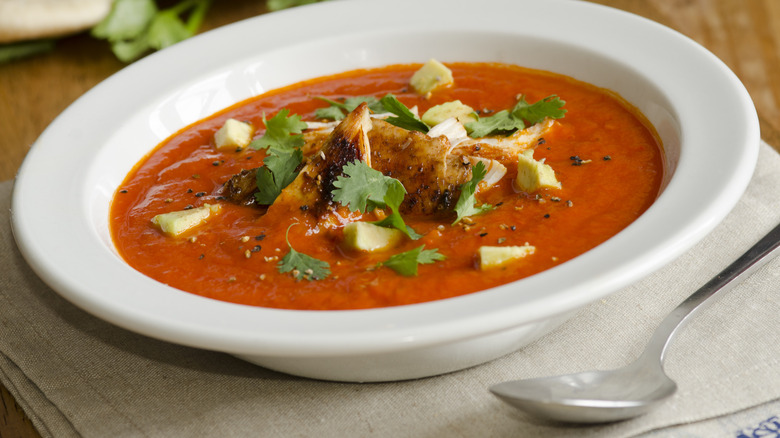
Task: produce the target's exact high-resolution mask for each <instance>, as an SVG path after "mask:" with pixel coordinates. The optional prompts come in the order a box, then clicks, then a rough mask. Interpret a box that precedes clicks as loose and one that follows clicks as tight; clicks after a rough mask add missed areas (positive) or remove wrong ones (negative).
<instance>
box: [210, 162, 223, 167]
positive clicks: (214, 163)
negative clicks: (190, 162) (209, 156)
mask: <svg viewBox="0 0 780 438" xmlns="http://www.w3.org/2000/svg"><path fill="white" fill-rule="evenodd" d="M220 164H222V161H214V162H212V163H211V165H212V166H219V165H220Z"/></svg>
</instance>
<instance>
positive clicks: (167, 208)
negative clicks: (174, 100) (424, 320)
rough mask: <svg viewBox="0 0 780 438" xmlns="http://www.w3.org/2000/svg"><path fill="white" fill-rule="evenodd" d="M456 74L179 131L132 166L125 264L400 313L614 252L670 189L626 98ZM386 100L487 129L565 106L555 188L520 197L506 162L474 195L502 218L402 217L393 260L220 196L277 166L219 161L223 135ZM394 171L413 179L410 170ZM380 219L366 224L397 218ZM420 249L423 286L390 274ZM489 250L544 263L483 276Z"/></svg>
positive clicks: (301, 92) (328, 89) (267, 293)
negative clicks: (198, 220) (280, 117)
mask: <svg viewBox="0 0 780 438" xmlns="http://www.w3.org/2000/svg"><path fill="white" fill-rule="evenodd" d="M447 66H448V67H449V68H450V69H451V71H452V76H453V78H454V83H453V84H452V85H451V86H448V87H442V88H440V89H437V90H436V91H434V92H432V93H426V94H420V93H417V92H415V91H414V90H413V89H412V88H411V87H410V85H409V84H410V78H411V77H412V75H413V74H414V73H415V71H417V70H418V68H419V67H420V65H395V66H388V67H383V68H377V69H368V70H358V71H350V72H346V73H342V74H337V75H333V76H328V77H323V78H318V79H313V80H309V81H305V82H301V83H298V84H294V85H291V86H288V87H284V88H281V89H278V90H274V91H270V92H267V93H265V94H263V95H260V96H257V97H255V98H252V99H250V100H248V101H245V102H241V103H239V104H237V105H235V106H233V107H230V108H228V109H226V110H224V111H222V112H220V113H218V114H215V115H213V116H211V117H209V118H207V119H205V120H202V121H200V122H197V123H195V124H193V125H191V126H188V127H186V128H184V129H182V130H181V131H179V132H177V133H176V134H174V135H173V136H171V137H170V138H168V139H166V140H165V141H164V142H162V144H160V145H159V146H158V147H157V148H155V149H154V150H153V151H152V152H151V153H150V154H149V155H148V156H147V157H146V158H144V159H143V161H142V162H140V163H139V164H137V165H136V167H135V168H134V170H133V171H132V172H131V173H130V174H129V175H128V176H127V178H126V179H125V181H124V182H123V183H122V185H121V186H120V187H119V189H118V191H117V193H116V194H115V196H114V200H113V202H112V206H111V211H110V215H111V217H110V223H111V232H112V236H113V240H114V243H115V245H116V248H117V249H118V251H119V253H120V254H121V256H122V257H123V258H124V259H125V260H126V261H127V263H128V264H129V265H131V266H132V267H133V268H135V269H137V270H138V271H140V272H142V273H143V274H145V275H147V276H149V277H151V278H153V279H155V280H157V281H160V282H162V283H165V284H168V285H170V286H172V287H174V288H177V289H180V290H182V291H186V292H189V293H193V294H198V295H201V296H204V297H208V298H213V299H216V300H223V301H228V302H233V303H241V304H246V305H252V306H263V307H273V308H285V309H301V310H335V309H360V308H374V307H386V306H398V305H405V304H412V303H420V302H426V301H432V300H440V299H446V298H450V297H456V296H459V295H463V294H468V293H474V292H478V291H483V290H485V289H489V288H492V287H495V286H499V285H502V284H506V283H509V282H512V281H515V280H518V279H521V278H523V277H527V276H529V275H533V274H535V273H538V272H541V271H544V270H546V269H549V268H552V267H554V266H557V265H559V264H561V263H565V262H566V261H567V260H570V259H572V258H574V257H576V256H578V255H580V254H582V253H584V252H586V251H588V250H590V249H592V248H594V247H595V246H597V245H599V244H600V243H602V242H604V241H605V240H607V239H609V238H610V237H612V236H614V235H615V234H616V233H618V232H619V231H620V230H622V229H623V228H625V227H626V226H627V225H629V224H630V223H631V222H632V221H634V220H635V219H636V218H637V217H639V216H640V215H641V214H642V213H643V212H644V211H645V210H646V209H647V208H648V207H649V206H650V205H651V204H652V203H653V201H654V200H655V199H656V197H657V196H658V193H659V190H660V185H661V181H662V178H663V173H664V163H663V154H662V148H661V145H660V142H659V140H658V137H657V136H656V135H655V132H654V130H653V128H652V126H650V124H649V123H648V122H647V121H646V120H645V119H644V118H643V116H642V115H641V114H639V112H638V111H637V110H636V109H634V108H633V107H631V106H630V105H629V104H627V103H626V102H625V101H623V100H622V99H621V98H620V97H619V96H616V95H615V94H613V93H611V92H609V91H608V90H604V89H600V88H597V87H594V86H591V85H588V84H585V83H582V82H579V81H577V80H574V79H572V78H569V77H565V76H561V75H557V74H553V73H549V72H542V71H535V70H529V69H525V68H520V67H517V66H510V65H503V64H488V63H451V64H447ZM388 93H390V94H392V95H394V96H396V97H397V99H398V100H399V101H400V102H402V103H403V104H404V105H406V106H407V107H408V108H413V107H415V106H416V107H417V109H418V112H419V114H423V113H424V112H425V111H426V110H428V109H429V108H431V107H433V106H436V105H439V104H442V103H445V102H451V101H454V100H459V101H460V102H462V103H463V104H465V105H468V106H470V107H471V108H473V109H474V110H475V112H476V113H477V114H479V115H480V116H484V117H488V116H489V115H492V114H495V113H497V112H499V111H501V110H505V109H511V108H512V107H513V106H514V105H515V104H516V103H517V102H518V96H520V95H522V96H523V98H524V99H525V100H527V101H528V102H537V101H540V100H542V99H544V98H546V97H548V96H552V95H555V96H557V97H558V98H560V99H561V100H562V101H565V105H564V107H563V108H564V109H565V110H566V114H565V116H564V117H562V118H559V119H557V120H555V126H554V127H553V128H552V129H550V130H549V132H546V133H545V134H544V135H543V136H542V137H540V138H538V139H536V141H535V144H534V152H533V158H534V159H535V160H537V161H539V162H540V163H544V164H545V165H548V166H550V167H551V168H552V169H553V170H554V173H555V177H556V178H557V181H558V182H560V188H549V187H548V188H541V189H538V190H534V191H531V192H527V191H523V190H519V189H518V188H517V185H516V184H515V183H514V179H515V176H516V174H517V171H518V169H517V167H518V164H517V162H516V161H511V162H505V163H504V165H505V167H506V174H505V175H504V176H503V177H502V178H501V179H500V180H499V181H498V182H497V183H495V184H493V185H492V186H491V187H489V188H487V189H484V190H478V191H477V193H476V195H475V197H476V204H475V205H477V206H479V205H489V206H490V207H491V208H489V209H486V211H484V212H480V213H479V214H474V215H470V216H468V217H465V218H463V220H459V221H457V223H455V224H454V225H453V222H455V221H456V215H455V213H452V212H449V213H448V212H444V213H443V214H437V215H421V214H408V215H404V216H403V220H404V221H405V224H406V225H408V226H409V227H410V228H411V229H413V230H414V231H415V232H416V233H417V234H419V235H420V236H421V237H419V238H418V239H411V238H408V237H404V238H403V239H401V240H400V241H399V242H398V243H397V244H396V245H394V246H393V247H392V248H390V249H385V250H382V251H355V250H352V249H350V248H345V246H344V230H343V225H345V224H337V225H335V226H328V227H324V226H321V225H320V224H318V222H317V220H316V218H314V217H313V216H312V215H311V212H310V211H306V208H304V207H303V206H301V208H289V209H288V210H287V211H285V213H284V214H282V215H279V214H277V215H274V216H273V217H269V215H267V214H266V208H262V207H258V206H257V205H241V204H237V203H232V202H228V201H226V200H225V199H224V185H225V183H226V182H227V181H228V180H229V179H230V178H231V177H232V176H234V175H236V174H239V173H240V172H241V171H242V170H247V169H255V168H258V167H261V166H263V165H264V159H265V158H266V151H265V150H263V149H254V148H251V147H246V148H229V149H218V148H216V147H215V140H214V136H215V132H216V131H217V130H218V129H220V127H222V126H223V124H224V123H225V122H226V120H228V119H235V120H240V121H243V122H247V123H249V124H251V126H254V127H256V131H255V132H254V134H253V136H254V138H259V137H260V136H262V135H263V133H264V131H265V124H264V121H263V120H264V119H265V120H266V121H267V120H268V119H269V118H270V117H272V116H273V115H274V114H278V113H279V112H280V111H281V110H282V109H287V110H289V113H290V114H297V115H299V116H300V117H301V119H302V120H304V121H318V120H319V119H318V118H317V116H316V115H315V112H316V111H317V109H320V108H324V107H327V106H328V103H327V101H325V100H322V99H318V97H324V98H327V99H330V100H332V101H336V102H339V101H343V99H344V98H348V97H353V96H374V97H377V98H381V97H382V96H385V95H387V94H388ZM304 148H305V147H304ZM385 158H387V157H385ZM387 159H390V160H398V162H399V163H406V162H405V161H404V160H406V159H407V157H405V156H403V154H401V155H400V156H396V157H391V158H387ZM408 164H409V166H413V165H415V163H411V162H410V163H408ZM406 191H407V192H413V191H414V188H413V187H406ZM461 194H462V193H461ZM205 204H209V205H219V206H220V211H219V214H215V215H212V216H211V217H209V218H208V219H207V220H206V221H204V223H202V224H200V225H198V226H197V227H194V228H192V229H190V230H188V231H186V232H185V233H183V234H181V235H178V236H170V235H166V234H165V233H163V232H162V231H161V230H160V228H159V227H158V226H156V225H155V223H154V222H153V218H154V217H155V216H157V215H160V214H164V213H168V212H173V211H187V210H188V209H193V208H199V207H201V206H203V205H205ZM380 210H381V209H380ZM382 213H383V214H380V215H379V216H376V215H374V216H371V218H373V219H377V218H379V219H381V217H382V216H383V215H387V214H390V213H391V211H389V210H388V209H387V208H385V209H384V212H382ZM366 217H368V216H366ZM364 220H365V218H364ZM422 245H424V248H425V250H429V251H430V250H436V254H439V255H440V256H441V257H436V258H435V259H433V260H429V261H428V262H424V263H420V264H419V265H417V266H416V268H417V272H416V274H415V275H408V274H407V275H402V274H400V273H399V272H397V271H396V270H393V269H389V268H388V267H387V265H385V264H384V263H385V262H386V261H387V260H388V258H389V257H392V256H393V255H395V254H401V253H404V252H407V251H410V250H414V249H415V248H419V247H420V246H422ZM484 246H491V247H510V246H514V247H526V248H527V247H532V248H534V251H533V252H532V253H530V254H528V255H526V256H524V257H522V258H519V259H517V260H514V261H512V262H510V263H506V264H503V265H501V266H499V267H496V268H493V269H480V266H479V260H478V253H479V250H480V247H484ZM290 248H294V250H295V251H296V252H297V253H300V254H305V255H306V256H308V257H311V258H313V259H316V260H318V261H321V262H323V263H327V266H328V270H329V272H328V273H327V275H320V276H317V275H314V276H304V277H303V278H301V277H300V276H298V277H297V278H296V276H295V275H292V274H291V273H289V272H281V269H280V264H281V263H282V262H283V260H286V259H285V257H289V254H290V252H291V249H290ZM287 260H289V259H287ZM320 277H321V278H320ZM517 293H523V291H522V290H521V289H518V290H517Z"/></svg>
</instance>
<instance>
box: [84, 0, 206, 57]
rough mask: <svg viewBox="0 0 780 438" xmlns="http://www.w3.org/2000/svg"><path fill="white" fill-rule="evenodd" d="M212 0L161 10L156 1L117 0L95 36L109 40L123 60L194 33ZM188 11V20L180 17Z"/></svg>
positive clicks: (190, 0)
mask: <svg viewBox="0 0 780 438" xmlns="http://www.w3.org/2000/svg"><path fill="white" fill-rule="evenodd" d="M210 3H211V1H210V0H185V1H182V2H179V3H177V4H175V5H174V6H172V7H170V8H168V9H163V10H160V9H159V8H158V7H157V5H156V4H155V2H154V1H153V0H116V1H114V3H113V5H112V7H111V11H110V12H109V14H108V15H107V16H106V18H104V19H103V21H101V22H100V23H98V24H97V25H96V26H95V27H93V28H92V32H91V33H92V36H93V37H95V38H99V39H105V40H108V42H109V43H111V50H112V51H113V52H114V55H116V57H117V58H119V60H120V61H123V62H131V61H134V60H136V59H138V58H140V57H141V56H142V55H144V54H145V53H146V52H148V51H150V50H160V49H163V48H165V47H168V46H171V45H173V44H176V43H178V42H179V41H182V40H184V39H187V38H189V37H191V36H192V35H194V34H195V32H196V31H197V30H198V27H200V25H201V23H202V22H203V17H204V16H205V14H206V10H207V9H208V7H209V4H210ZM184 14H187V19H186V21H184V20H182V18H181V16H182V15H184Z"/></svg>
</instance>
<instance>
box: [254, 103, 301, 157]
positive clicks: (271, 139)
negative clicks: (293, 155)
mask: <svg viewBox="0 0 780 438" xmlns="http://www.w3.org/2000/svg"><path fill="white" fill-rule="evenodd" d="M288 114H290V110H289V109H287V108H285V109H283V110H281V111H279V112H278V113H277V114H276V115H275V116H273V117H272V118H270V119H268V120H266V118H265V116H263V123H264V124H265V133H264V134H263V136H262V137H260V138H258V139H257V140H254V141H252V143H250V144H249V146H250V147H252V148H254V149H266V148H271V147H273V148H276V149H293V148H300V147H301V146H303V143H304V141H303V135H301V133H302V132H303V130H304V129H306V128H307V127H308V126H309V125H307V124H306V122H303V121H301V116H299V115H298V114H293V115H291V116H289V117H288V116H287V115H288Z"/></svg>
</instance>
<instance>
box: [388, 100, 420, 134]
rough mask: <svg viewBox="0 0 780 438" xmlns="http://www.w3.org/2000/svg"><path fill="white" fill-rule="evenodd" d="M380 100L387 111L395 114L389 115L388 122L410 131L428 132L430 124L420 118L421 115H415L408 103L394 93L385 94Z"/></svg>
mask: <svg viewBox="0 0 780 438" xmlns="http://www.w3.org/2000/svg"><path fill="white" fill-rule="evenodd" d="M380 102H381V103H382V106H384V108H385V111H387V112H389V113H392V114H394V115H395V117H388V118H387V123H390V124H391V125H395V126H398V127H399V128H404V129H407V130H409V131H420V132H422V133H426V132H428V131H429V130H430V128H429V127H428V125H426V124H425V123H424V122H423V121H422V120H420V118H419V117H417V116H415V115H414V113H412V112H411V111H410V110H409V108H407V106H406V105H404V104H403V103H401V101H399V100H398V98H396V97H395V96H393V95H392V94H387V95H385V97H383V98H382V99H381V100H380Z"/></svg>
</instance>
